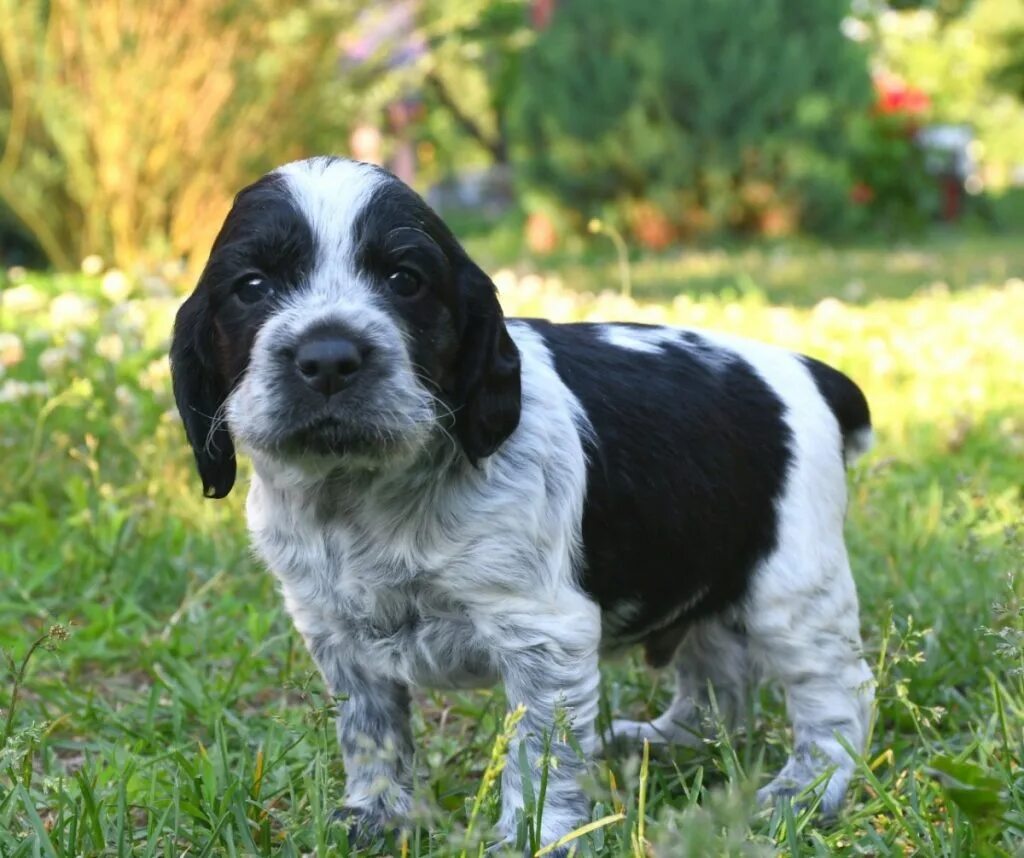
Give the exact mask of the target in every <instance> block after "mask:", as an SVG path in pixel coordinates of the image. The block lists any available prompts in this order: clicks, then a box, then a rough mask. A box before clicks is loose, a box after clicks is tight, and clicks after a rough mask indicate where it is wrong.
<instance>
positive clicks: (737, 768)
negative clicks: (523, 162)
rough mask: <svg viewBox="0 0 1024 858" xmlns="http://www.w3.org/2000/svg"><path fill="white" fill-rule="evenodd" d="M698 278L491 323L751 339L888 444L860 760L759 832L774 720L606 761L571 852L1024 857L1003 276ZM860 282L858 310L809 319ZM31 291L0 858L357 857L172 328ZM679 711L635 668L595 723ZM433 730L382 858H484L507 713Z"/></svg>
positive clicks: (5, 552)
mask: <svg viewBox="0 0 1024 858" xmlns="http://www.w3.org/2000/svg"><path fill="white" fill-rule="evenodd" d="M773 253H774V254H777V255H780V256H778V258H781V259H782V260H783V261H782V262H780V263H778V267H776V268H773V267H772V262H771V260H772V258H773V256H772V254H773ZM696 258H697V257H695V256H694V255H693V254H688V255H684V256H683V257H680V258H674V259H673V258H668V257H666V258H662V259H657V260H651V261H644V262H642V263H640V264H638V266H637V267H636V269H635V270H634V282H635V286H636V294H637V295H638V296H639V297H640V298H641V299H642V300H648V299H655V298H657V299H659V300H658V301H657V302H649V303H639V304H636V303H633V302H631V301H626V300H623V299H621V298H619V297H618V296H617V295H615V294H614V293H612V294H605V295H601V296H596V295H590V294H583V293H580V292H578V291H576V287H578V286H580V285H581V284H585V283H590V284H595V283H596V284H601V285H602V286H607V287H611V288H615V277H614V268H613V266H612V265H611V264H610V263H609V264H608V265H607V266H606V265H605V263H604V262H600V263H599V264H597V265H595V266H594V267H593V269H592V270H590V271H586V272H585V271H583V270H582V269H581V268H578V267H577V268H574V267H573V266H571V265H569V266H568V267H567V268H566V270H564V271H563V272H562V273H561V277H560V279H550V278H549V279H548V280H546V281H540V280H537V279H527V280H526V281H518V282H512V281H511V280H510V279H509V277H508V276H505V277H504V278H501V279H502V291H503V300H504V301H505V303H506V306H507V308H508V309H509V311H510V312H512V313H524V314H538V315H554V316H558V317H561V318H568V317H573V318H597V317H605V318H608V317H618V318H631V319H640V320H651V321H658V320H671V321H676V322H679V323H683V324H694V325H705V326H710V327H716V328H722V329H726V330H730V331H735V332H738V333H743V334H751V335H756V336H759V337H761V338H764V339H768V340H772V341H776V342H780V343H783V344H786V345H789V346H793V347H798V348H802V349H806V350H808V351H810V352H811V353H813V354H815V355H817V356H819V357H821V358H824V359H826V360H830V361H832V362H834V363H836V364H837V365H839V366H841V367H842V368H844V369H846V370H847V371H849V372H850V373H851V374H852V375H853V376H854V377H856V378H857V379H858V380H859V381H860V382H861V383H862V384H863V386H864V387H865V389H866V390H867V392H868V394H869V397H870V399H871V401H872V404H873V407H874V411H875V415H876V423H877V426H878V430H879V444H878V447H877V449H876V451H875V452H874V453H873V454H872V455H871V456H869V457H868V459H867V460H866V461H865V463H864V464H863V465H861V466H859V467H858V469H857V470H855V472H854V473H853V474H852V475H851V486H852V488H851V511H850V516H849V524H848V533H849V543H850V549H851V553H852V557H853V564H854V570H855V575H856V578H857V581H858V585H859V589H860V593H861V602H862V619H863V629H864V635H865V640H866V644H867V647H868V652H869V656H870V658H871V660H872V661H873V663H874V664H875V666H876V668H877V674H878V681H879V685H878V692H877V696H878V707H877V717H876V722H875V727H874V733H873V736H872V740H871V746H870V749H869V751H868V753H867V754H866V755H865V756H864V758H863V759H862V760H861V765H860V768H859V773H858V777H857V778H856V780H855V783H854V785H853V787H852V788H851V791H850V795H849V800H848V803H847V806H846V809H845V811H844V813H843V815H842V816H841V817H840V818H839V819H838V820H837V821H835V822H832V823H827V824H824V823H820V822H819V821H816V820H814V819H813V818H812V817H810V816H809V815H808V814H807V813H806V812H803V811H794V810H792V809H791V808H789V807H782V808H778V809H776V810H775V811H774V812H769V811H760V812H759V811H757V810H756V809H755V807H754V805H753V791H754V789H755V788H756V786H757V785H759V783H761V782H763V779H764V778H765V777H766V776H767V775H768V773H770V772H771V771H773V770H774V769H777V768H778V767H779V766H780V765H781V763H782V761H783V759H784V757H785V753H786V748H787V743H788V734H787V725H786V720H785V715H784V709H783V706H782V702H781V700H780V697H779V695H778V693H777V692H776V691H774V690H771V689H769V690H766V691H765V692H764V693H763V694H762V695H761V696H760V697H759V699H757V700H756V701H754V702H753V704H752V706H751V709H750V712H749V716H748V719H747V725H746V727H745V729H742V730H740V731H739V732H738V733H735V734H733V735H725V734H723V733H720V734H719V735H718V738H717V739H715V740H714V741H709V742H708V744H707V746H706V747H705V748H703V749H701V750H699V751H684V750H679V751H674V752H657V753H654V752H652V754H651V758H650V760H649V761H648V763H647V765H642V764H641V760H640V759H639V756H638V755H632V756H614V757H609V758H608V759H603V760H602V761H601V763H600V765H599V766H598V767H597V769H596V772H595V774H594V779H593V783H592V784H591V785H590V787H589V788H590V789H591V791H592V792H593V795H594V798H595V801H596V804H595V809H594V819H595V820H596V819H603V820H604V823H603V824H602V826H601V827H599V828H598V829H596V830H595V831H594V832H593V833H592V834H590V835H589V836H588V837H587V838H584V839H583V840H581V841H580V852H579V854H581V855H609V856H612V855H614V856H618V855H642V854H644V852H645V850H649V852H648V854H655V855H658V856H666V858H676V856H685V855H692V856H705V855H725V854H729V855H732V854H735V855H754V854H776V853H781V854H789V855H797V854H799V855H834V854H835V855H863V854H868V855H892V854H908V855H909V854H915V855H943V856H971V855H1004V854H1021V852H1020V849H1021V847H1020V843H1021V838H1022V835H1024V769H1022V767H1021V763H1022V746H1024V727H1022V725H1024V614H1022V606H1021V605H1022V603H1021V599H1022V595H1024V570H1022V568H1021V567H1022V565H1024V562H1022V561H1024V527H1022V521H1024V497H1022V491H1024V284H1022V283H1021V282H1020V281H1019V280H1014V279H1012V278H1014V277H1020V276H1021V275H1022V267H1024V263H1022V253H1021V251H1020V248H1019V246H1018V247H1015V246H1013V245H1012V243H1010V242H1007V241H1003V240H1002V239H987V240H965V239H963V238H959V237H955V236H948V237H946V238H944V239H942V240H938V241H932V242H931V243H929V244H926V245H925V246H923V247H922V248H917V249H914V248H908V249H903V250H898V251H894V252H891V253H887V252H884V251H882V250H879V249H870V248H869V249H861V250H848V251H841V252H840V251H834V252H833V251H824V250H818V249H813V248H801V247H789V248H786V249H780V250H776V251H767V250H752V251H748V252H737V254H736V255H729V256H728V257H721V256H718V255H715V254H709V253H705V254H704V255H703V256H702V257H701V258H706V259H713V260H717V261H715V262H714V266H718V268H716V269H715V271H714V272H712V273H709V274H708V275H707V276H708V277H709V278H710V279H707V280H704V279H701V277H702V275H701V274H700V272H699V268H700V265H705V264H710V263H704V262H702V263H700V265H697V267H696V268H695V267H694V266H695V265H696V264H697V263H696V262H694V259H696ZM723 272H724V273H723ZM851 272H854V273H855V276H856V277H858V278H860V279H861V280H862V281H863V288H864V291H863V292H858V293H857V294H852V293H851V294H849V297H850V298H851V299H856V301H855V302H854V301H845V302H837V301H834V300H829V301H824V302H820V303H819V299H821V298H822V297H824V296H826V295H839V296H843V295H844V294H846V293H844V292H843V289H842V288H841V286H842V285H843V284H844V283H845V282H847V278H848V277H851V276H854V275H853V274H851ZM740 273H742V274H743V276H742V277H740V276H739V274H740ZM718 277H724V278H726V279H725V280H720V279H715V278H718ZM28 280H29V281H30V283H31V284H34V286H32V287H28V288H26V287H25V286H24V285H22V286H19V287H14V285H13V284H10V283H8V284H7V288H6V290H5V292H4V302H3V304H2V308H0V331H2V332H9V333H14V334H16V335H17V338H18V343H20V345H21V347H22V349H23V351H24V354H23V355H22V356H21V357H20V359H19V355H18V351H19V349H18V344H17V343H15V342H14V340H12V339H11V338H9V337H3V336H0V362H3V363H6V364H8V366H7V368H6V372H5V374H4V375H3V376H2V377H0V461H2V468H3V477H2V478H0V648H2V649H3V652H4V654H5V655H4V658H5V659H6V661H8V662H9V663H5V662H4V661H3V660H0V676H3V677H4V679H3V681H2V682H0V731H2V732H0V856H3V858H7V856H35V855H46V856H72V855H76V856H77V855H86V856H93V855H97V856H98V855H104V856H106V855H129V854H131V855H153V856H181V855H186V854H187V855H189V856H204V855H218V856H219V855H270V854H274V855H300V854H317V855H325V856H326V855H339V856H345V855H354V854H356V852H355V851H354V850H349V847H348V844H347V843H346V842H345V841H344V835H343V834H341V832H339V831H337V830H335V829H332V828H331V827H330V826H329V825H328V821H327V820H328V815H329V812H330V811H331V809H332V808H333V807H335V806H336V805H337V804H338V802H339V799H340V795H341V789H342V785H343V782H344V773H343V771H342V769H341V766H340V763H339V761H338V757H337V754H336V750H335V740H334V735H333V726H332V723H331V710H332V707H333V702H332V701H331V700H330V699H329V698H328V697H327V696H326V694H325V692H324V688H323V686H322V684H321V682H320V679H319V677H318V676H317V675H316V673H315V671H314V669H313V666H312V663H311V662H310V660H309V658H308V656H307V655H306V653H305V651H304V650H303V647H302V645H301V642H300V641H299V639H298V637H297V635H296V634H295V633H294V632H293V631H292V630H291V628H290V626H289V623H288V621H287V618H286V617H285V616H284V614H283V611H282V607H281V603H280V600H279V598H278V597H277V595H276V593H275V592H274V586H273V584H272V581H271V578H270V576H269V575H267V574H266V573H264V572H263V571H261V570H260V569H259V568H258V566H257V564H256V563H255V562H254V561H253V560H252V559H251V558H250V556H249V553H248V550H247V547H246V540H245V534H244V526H243V516H242V500H243V497H242V495H243V493H242V492H237V493H236V494H235V495H233V496H232V497H231V498H230V499H229V500H228V501H225V502H220V503H214V502H210V501H205V500H203V499H202V497H201V494H200V491H199V485H198V482H197V480H196V478H195V477H194V475H193V474H192V472H191V470H190V456H189V453H188V451H187V450H186V449H185V447H184V442H183V438H182V433H181V429H180V427H179V425H178V423H177V417H176V415H175V414H174V413H173V410H172V409H173V405H172V402H171V398H170V394H169V390H168V376H167V367H166V362H165V358H164V355H165V348H166V338H167V333H168V330H169V325H170V321H171V319H172V315H173V311H174V307H175V303H176V300H175V299H174V298H173V297H167V296H162V295H160V294H155V295H148V294H147V293H146V292H145V290H143V289H142V288H141V287H138V288H137V289H136V292H135V293H134V295H133V296H132V297H131V298H130V300H129V301H128V302H127V303H125V304H121V305H120V306H118V305H117V304H115V302H113V301H111V300H110V299H108V298H107V297H105V295H104V293H103V290H102V288H101V283H100V281H99V280H98V279H90V278H86V277H79V276H75V277H46V276H42V275H29V276H28ZM727 281H728V282H727ZM936 281H941V282H945V283H946V284H947V285H948V287H949V288H943V287H936V286H934V285H933V284H934V283H935V282H936ZM722 285H725V286H726V287H727V291H726V296H725V297H724V298H723V297H716V296H715V295H714V294H712V293H713V290H715V289H718V288H719V287H721V286H722ZM115 286H117V284H116V283H110V282H108V289H110V288H111V287H115ZM157 292H159V290H157ZM61 293H71V294H74V295H77V296H80V300H79V301H76V300H74V299H68V298H63V299H61V300H59V301H57V302H56V303H55V302H54V301H53V298H54V297H55V296H57V295H59V294H61ZM676 293H681V297H676ZM119 353H120V354H119ZM12 380H13V381H14V382H15V383H13V384H12V383H11V382H12ZM22 382H24V383H28V384H36V385H38V387H36V388H33V387H26V386H25V384H22ZM43 387H45V389H43ZM1015 576H1016V577H1015ZM37 642H38V644H39V645H38V646H37V647H36V648H35V649H34V650H33V646H34V644H36V643H37ZM16 678H17V683H16V684H17V690H15V687H14V686H15V679H16ZM670 691H671V689H670V685H669V682H668V677H667V676H659V675H655V674H652V673H650V672H648V671H647V670H646V669H644V668H643V667H641V666H640V662H639V661H638V660H637V659H634V658H626V659H623V660H621V661H619V662H617V663H613V664H609V665H606V666H605V671H604V694H603V702H602V709H603V712H604V713H605V714H604V717H607V713H609V712H611V711H615V712H616V713H620V714H629V715H633V716H640V715H645V714H655V713H657V712H658V711H659V710H660V707H661V706H662V705H663V704H664V703H665V702H666V700H667V698H668V696H669V695H670ZM12 702H13V703H14V706H13V709H12ZM418 702H419V705H418V706H417V709H416V716H415V732H416V735H417V744H418V748H419V754H420V757H419V761H418V762H419V771H420V773H421V774H420V780H419V785H418V790H419V793H420V795H421V797H422V799H423V801H422V805H423V809H422V812H421V813H420V814H419V816H418V818H419V822H418V825H417V827H416V828H415V829H414V830H413V831H412V832H411V835H410V836H409V838H408V839H407V840H406V841H405V842H404V843H398V844H381V848H382V854H393V855H408V856H449V855H451V856H457V855H460V854H461V853H462V850H463V848H464V847H465V848H466V854H467V855H476V854H478V853H477V850H476V848H475V847H474V846H473V844H474V843H476V842H478V837H479V836H484V835H486V833H487V829H488V826H489V825H490V824H491V823H493V821H494V820H495V818H496V810H497V804H496V800H497V797H496V794H495V790H494V788H493V778H492V777H491V776H492V775H493V774H494V772H495V768H496V767H498V766H500V762H501V754H500V751H501V737H502V734H503V725H504V717H505V713H504V703H503V700H502V698H501V694H500V691H498V690H493V691H481V692H476V693H464V694H435V693H421V694H420V695H419V696H418ZM471 818H472V819H473V823H472V831H470V833H469V835H468V837H467V835H466V830H467V827H469V826H470V820H471ZM1015 850H1016V851H1015ZM364 854H366V853H364Z"/></svg>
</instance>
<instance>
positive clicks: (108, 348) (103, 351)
mask: <svg viewBox="0 0 1024 858" xmlns="http://www.w3.org/2000/svg"><path fill="white" fill-rule="evenodd" d="M96 354H98V355H99V356H100V357H101V358H103V359H104V360H107V361H110V362H111V363H116V362H117V361H119V360H121V358H122V357H124V340H122V339H121V338H120V337H119V336H118V335H117V334H106V335H105V336H102V337H100V338H99V339H98V340H97V341H96Z"/></svg>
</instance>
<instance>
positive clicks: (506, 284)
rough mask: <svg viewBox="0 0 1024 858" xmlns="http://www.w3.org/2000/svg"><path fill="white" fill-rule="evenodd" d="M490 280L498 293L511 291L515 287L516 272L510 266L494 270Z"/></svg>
mask: <svg viewBox="0 0 1024 858" xmlns="http://www.w3.org/2000/svg"><path fill="white" fill-rule="evenodd" d="M491 280H492V281H493V283H494V285H495V287H496V288H497V290H498V294H499V295H501V294H504V293H507V292H511V291H512V290H513V289H515V288H516V273H515V271H513V270H512V269H511V268H500V269H498V270H497V271H495V272H494V276H493V277H492V278H491Z"/></svg>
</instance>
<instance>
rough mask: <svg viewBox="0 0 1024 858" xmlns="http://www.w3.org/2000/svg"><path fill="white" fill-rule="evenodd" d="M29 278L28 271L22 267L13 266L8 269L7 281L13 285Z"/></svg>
mask: <svg viewBox="0 0 1024 858" xmlns="http://www.w3.org/2000/svg"><path fill="white" fill-rule="evenodd" d="M27 276H28V271H26V270H25V268H24V267H23V266H21V265H12V266H11V267H10V268H8V269H7V279H8V280H10V281H11V282H12V283H20V282H21V281H22V280H24V279H25V278H26V277H27Z"/></svg>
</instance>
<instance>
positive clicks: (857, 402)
mask: <svg viewBox="0 0 1024 858" xmlns="http://www.w3.org/2000/svg"><path fill="white" fill-rule="evenodd" d="M803 361H804V363H805V365H806V366H807V369H808V370H809V371H810V373H811V376H812V377H813V378H814V383H815V384H816V385H817V386H818V392H819V393H821V395H822V397H823V398H824V399H825V402H827V403H828V407H829V408H831V409H832V413H833V414H834V415H835V416H836V420H838V421H839V429H840V431H841V432H842V433H843V458H844V459H845V461H846V464H847V465H852V464H853V463H854V462H856V461H857V459H859V458H860V457H861V456H863V455H864V454H865V453H866V452H867V451H868V450H870V449H871V445H872V444H873V443H874V440H875V434H874V432H873V431H872V429H871V409H870V408H868V401H867V398H866V397H865V396H864V391H862V390H861V389H860V388H859V387H857V385H856V384H855V383H854V382H853V381H852V380H851V379H850V378H849V377H847V376H846V375H844V374H843V373H841V372H840V371H839V370H837V369H833V368H832V367H830V366H829V365H828V364H824V363H822V362H821V361H819V360H815V359H814V358H811V357H804V358H803Z"/></svg>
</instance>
